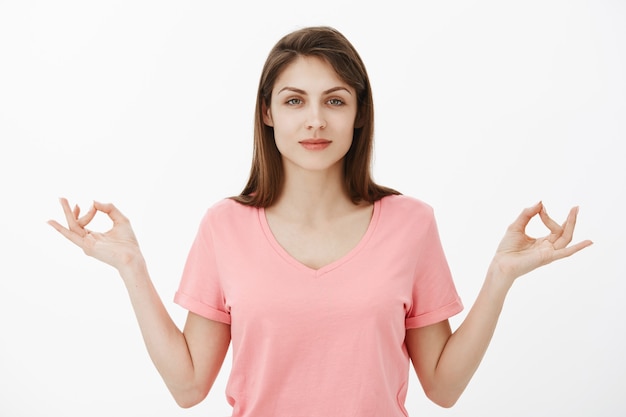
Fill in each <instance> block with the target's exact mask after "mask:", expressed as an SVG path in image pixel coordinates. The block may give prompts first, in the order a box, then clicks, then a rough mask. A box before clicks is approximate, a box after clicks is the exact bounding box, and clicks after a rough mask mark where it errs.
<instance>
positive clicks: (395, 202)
mask: <svg viewBox="0 0 626 417" xmlns="http://www.w3.org/2000/svg"><path fill="white" fill-rule="evenodd" d="M380 205H381V211H382V212H383V213H384V214H385V216H391V217H394V218H397V219H400V220H407V219H409V218H412V219H416V218H417V219H419V220H421V221H423V220H427V219H432V218H433V217H434V213H433V212H434V210H433V208H432V206H430V205H429V204H427V203H425V202H424V201H422V200H419V199H417V198H415V197H411V196H406V195H402V194H400V195H389V196H386V197H383V198H382V199H381V200H380Z"/></svg>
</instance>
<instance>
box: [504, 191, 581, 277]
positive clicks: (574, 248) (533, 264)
mask: <svg viewBox="0 0 626 417" xmlns="http://www.w3.org/2000/svg"><path fill="white" fill-rule="evenodd" d="M536 215H539V217H540V218H541V221H542V222H543V224H544V225H545V226H546V227H547V228H548V229H549V230H550V234H548V235H547V236H544V237H541V238H532V237H530V236H528V235H527V234H526V226H527V225H528V223H529V222H530V220H531V219H532V218H533V217H535V216H536ZM577 215H578V207H574V208H572V209H571V210H570V212H569V215H568V216H567V220H565V223H563V224H562V225H559V224H558V223H556V222H555V221H554V220H552V219H551V218H550V216H548V213H547V212H546V209H545V207H544V206H543V203H541V202H540V203H538V204H536V205H534V206H533V207H529V208H527V209H524V210H523V211H522V213H521V214H520V215H519V217H518V218H517V219H516V220H515V221H514V222H513V223H512V224H511V225H510V226H509V227H508V229H507V231H506V234H505V235H504V238H503V239H502V241H501V242H500V245H499V246H498V250H497V251H496V254H495V256H494V259H493V262H492V267H495V268H497V270H498V271H499V272H500V273H501V274H502V275H503V277H504V278H505V279H508V280H510V283H511V284H512V283H513V280H515V278H517V277H519V276H521V275H524V274H526V273H528V272H530V271H532V270H534V269H536V268H538V267H540V266H543V265H547V264H549V263H551V262H553V261H556V260H558V259H562V258H566V257H568V256H571V255H573V254H575V253H576V252H578V251H580V250H582V249H584V248H586V247H587V246H590V245H591V244H592V243H593V242H591V241H590V240H584V241H582V242H579V243H576V244H574V245H571V246H568V245H569V244H570V242H571V241H572V237H573V235H574V227H575V225H576V216H577Z"/></svg>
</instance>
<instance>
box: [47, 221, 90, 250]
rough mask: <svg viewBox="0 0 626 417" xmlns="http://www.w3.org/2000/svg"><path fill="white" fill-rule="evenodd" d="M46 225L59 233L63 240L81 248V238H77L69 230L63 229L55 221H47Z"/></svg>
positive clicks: (76, 235) (75, 234) (77, 236)
mask: <svg viewBox="0 0 626 417" xmlns="http://www.w3.org/2000/svg"><path fill="white" fill-rule="evenodd" d="M48 224H49V225H50V226H52V227H53V228H54V229H55V230H56V231H57V232H59V233H61V234H62V235H63V236H65V238H67V239H68V240H69V241H71V242H72V243H74V244H75V245H77V246H80V247H82V243H83V238H82V237H81V236H79V235H78V234H77V233H75V232H72V231H71V230H69V229H67V228H65V227H63V226H62V225H60V224H59V223H58V222H56V221H55V220H48Z"/></svg>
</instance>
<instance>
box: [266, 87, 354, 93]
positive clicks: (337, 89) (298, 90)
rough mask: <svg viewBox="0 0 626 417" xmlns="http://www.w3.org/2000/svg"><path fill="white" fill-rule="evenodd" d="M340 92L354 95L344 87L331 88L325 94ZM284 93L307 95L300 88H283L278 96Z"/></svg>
mask: <svg viewBox="0 0 626 417" xmlns="http://www.w3.org/2000/svg"><path fill="white" fill-rule="evenodd" d="M339 90H344V91H346V92H347V93H348V94H350V95H352V93H351V92H350V90H348V89H347V88H346V87H342V86H337V87H333V88H329V89H328V90H326V91H324V92H323V94H331V93H334V92H335V91H339ZM283 91H293V92H294V93H298V94H302V95H306V91H304V90H302V89H300V88H296V87H289V86H287V87H283V88H281V89H280V91H279V92H278V93H276V94H280V93H282V92H283Z"/></svg>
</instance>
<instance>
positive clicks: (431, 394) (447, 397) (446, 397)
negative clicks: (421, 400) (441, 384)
mask: <svg viewBox="0 0 626 417" xmlns="http://www.w3.org/2000/svg"><path fill="white" fill-rule="evenodd" d="M426 396H427V397H428V399H429V400H431V401H432V402H433V403H435V404H437V405H438V406H439V407H442V408H452V407H454V405H455V404H456V402H457V401H458V400H459V398H460V397H461V393H460V392H459V393H455V392H450V391H443V390H439V391H437V390H428V391H426Z"/></svg>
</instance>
